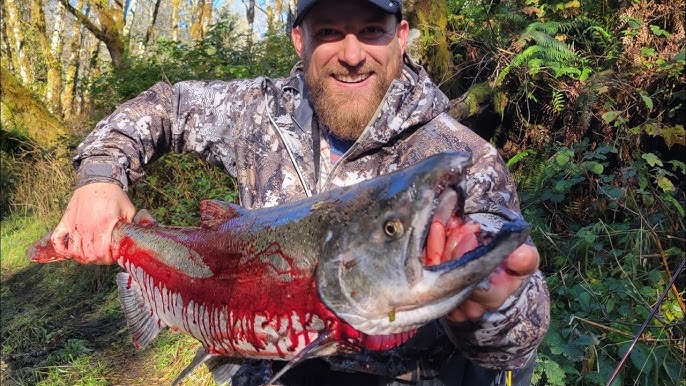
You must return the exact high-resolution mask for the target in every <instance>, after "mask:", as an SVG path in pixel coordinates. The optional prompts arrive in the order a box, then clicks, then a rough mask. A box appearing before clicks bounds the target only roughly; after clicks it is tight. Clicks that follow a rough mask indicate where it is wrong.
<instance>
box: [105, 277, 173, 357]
mask: <svg viewBox="0 0 686 386" xmlns="http://www.w3.org/2000/svg"><path fill="white" fill-rule="evenodd" d="M117 287H118V292H119V301H120V302H121V307H122V309H123V310H124V315H125V316H126V321H127V323H128V325H129V330H130V331H131V338H132V339H133V343H134V345H135V346H136V347H139V348H140V347H145V346H146V345H148V344H149V343H150V342H152V341H153V340H154V339H155V338H156V337H157V334H159V333H160V331H162V329H163V328H164V327H166V326H165V325H163V324H162V320H161V319H160V317H159V316H158V315H157V313H156V312H155V310H154V309H151V307H150V306H149V305H148V303H147V302H146V301H145V298H144V297H143V290H142V289H141V287H140V286H139V285H138V283H136V282H135V281H133V278H132V277H131V275H129V274H128V273H126V272H120V273H118V274H117Z"/></svg>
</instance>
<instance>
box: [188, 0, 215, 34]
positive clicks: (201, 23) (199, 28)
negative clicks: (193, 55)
mask: <svg viewBox="0 0 686 386" xmlns="http://www.w3.org/2000/svg"><path fill="white" fill-rule="evenodd" d="M189 13H190V14H191V15H193V17H192V20H191V28H190V37H191V40H193V41H198V40H202V39H203V38H204V37H205V35H206V34H207V30H208V28H209V25H210V20H211V19H212V2H211V1H207V0H197V1H194V2H193V3H192V5H191V10H190V12H189Z"/></svg>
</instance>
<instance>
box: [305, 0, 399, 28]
mask: <svg viewBox="0 0 686 386" xmlns="http://www.w3.org/2000/svg"><path fill="white" fill-rule="evenodd" d="M342 1H345V0H342ZM369 2H370V3H372V4H374V5H376V6H377V7H379V8H381V10H383V11H384V12H387V13H391V14H395V15H398V17H401V16H402V14H401V12H402V10H403V0H369ZM317 3H318V0H298V13H297V14H296V16H295V20H294V21H293V27H297V26H298V24H300V22H302V20H303V17H305V14H306V13H307V11H309V10H310V9H311V8H312V7H313V6H314V5H315V4H317Z"/></svg>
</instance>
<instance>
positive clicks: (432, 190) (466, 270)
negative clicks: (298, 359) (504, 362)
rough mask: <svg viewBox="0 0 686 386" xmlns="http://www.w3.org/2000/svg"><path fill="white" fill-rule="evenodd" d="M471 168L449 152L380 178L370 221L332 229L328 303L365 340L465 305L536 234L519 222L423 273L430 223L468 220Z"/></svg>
mask: <svg viewBox="0 0 686 386" xmlns="http://www.w3.org/2000/svg"><path fill="white" fill-rule="evenodd" d="M470 165H471V160H470V158H469V156H468V155H467V154H465V153H459V152H456V153H443V154H440V155H437V156H434V157H431V158H428V159H426V160H424V161H421V162H419V163H417V164H415V165H414V166H411V167H409V168H407V169H404V170H401V171H398V172H395V173H389V174H387V175H385V176H382V177H387V178H388V180H387V181H384V180H380V179H377V183H379V184H385V185H387V186H388V187H387V188H385V189H384V190H382V191H379V192H373V193H370V194H373V195H374V199H365V201H366V202H367V204H368V205H369V206H370V208H369V210H368V211H367V213H368V214H369V216H368V217H366V218H363V219H356V221H354V222H352V221H351V222H349V223H347V224H344V223H341V224H334V225H333V226H330V227H329V233H330V237H327V238H326V240H327V241H326V242H325V244H324V245H323V247H322V254H321V256H320V261H319V265H318V268H317V286H318V290H319V294H320V297H321V298H322V301H323V302H324V304H326V305H327V306H328V307H329V308H331V310H332V311H333V312H334V313H336V315H337V316H338V317H339V318H341V319H342V320H343V321H345V322H346V323H348V324H349V325H350V326H351V327H353V328H354V329H356V330H358V331H360V332H362V333H364V334H367V335H392V334H401V333H403V332H407V331H412V330H414V329H417V328H419V327H421V326H422V325H424V324H426V323H428V322H429V321H431V320H434V319H437V318H439V317H441V316H443V315H445V314H447V313H448V312H450V311H451V310H452V309H454V308H455V307H456V306H458V305H459V304H460V303H461V302H462V301H464V300H465V299H466V298H467V297H468V296H469V294H470V293H471V292H472V291H473V290H474V288H476V286H477V285H478V284H479V283H480V282H481V281H482V280H484V279H485V278H486V277H488V275H489V274H490V273H491V272H492V271H493V270H494V269H495V268H497V267H498V266H499V265H500V264H501V263H502V262H503V260H504V259H505V258H506V257H507V256H508V255H509V254H510V253H511V252H512V251H514V250H515V249H516V248H517V247H518V246H519V245H520V244H522V243H523V242H524V241H525V240H526V238H527V237H528V234H529V227H528V224H526V222H524V221H523V220H521V219H515V220H513V221H511V222H509V223H506V224H505V225H503V227H502V229H501V230H500V232H498V233H497V234H496V235H493V236H492V238H491V240H490V241H489V242H488V243H487V244H485V245H482V246H481V247H478V248H476V249H475V250H473V251H471V252H468V253H467V254H466V255H465V256H463V257H462V258H460V259H457V260H451V261H447V262H444V263H441V264H439V265H436V266H430V267H428V266H427V267H425V266H423V250H424V248H425V246H426V239H427V235H428V233H429V228H430V225H431V222H432V221H434V220H436V219H437V218H439V219H440V221H445V220H447V218H448V217H450V216H457V217H462V216H463V215H464V213H463V211H464V201H465V191H466V182H465V179H466V173H467V171H466V169H467V168H468V167H469V166H470ZM389 187H390V188H389ZM390 191H392V192H393V194H388V192H390ZM398 229H399V230H400V232H396V231H397V230H398Z"/></svg>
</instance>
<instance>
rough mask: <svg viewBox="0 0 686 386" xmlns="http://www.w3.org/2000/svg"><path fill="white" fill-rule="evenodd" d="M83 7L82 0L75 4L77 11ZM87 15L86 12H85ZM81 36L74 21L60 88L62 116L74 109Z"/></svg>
mask: <svg viewBox="0 0 686 386" xmlns="http://www.w3.org/2000/svg"><path fill="white" fill-rule="evenodd" d="M81 7H83V0H79V1H78V3H77V4H76V8H77V9H81ZM86 13H88V11H86ZM82 38H83V35H82V34H81V23H80V22H79V21H78V20H77V19H74V23H73V24H72V33H71V42H70V45H69V59H68V61H67V67H66V71H65V72H64V87H63V88H62V96H61V101H62V114H64V116H67V117H68V116H70V115H71V113H72V112H75V111H76V110H75V109H74V98H75V95H74V90H76V83H77V81H78V71H79V66H80V60H79V58H80V55H79V52H80V50H81V39H82Z"/></svg>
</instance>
